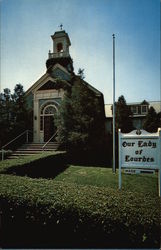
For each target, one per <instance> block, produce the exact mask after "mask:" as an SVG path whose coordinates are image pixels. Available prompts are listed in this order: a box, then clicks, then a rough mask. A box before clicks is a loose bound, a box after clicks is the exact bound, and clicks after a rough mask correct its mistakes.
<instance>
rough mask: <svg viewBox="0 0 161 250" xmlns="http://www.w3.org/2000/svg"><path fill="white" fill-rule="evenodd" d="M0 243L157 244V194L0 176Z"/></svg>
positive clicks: (92, 245) (11, 244)
mask: <svg viewBox="0 0 161 250" xmlns="http://www.w3.org/2000/svg"><path fill="white" fill-rule="evenodd" d="M0 183H1V184H0V198H1V210H2V229H3V232H2V233H3V242H2V246H3V247H11V246H12V247H38V248H39V247H45V248H49V247H54V248H55V247H60V248H64V247H68V248H73V247H74V248H78V247H80V248H84V247H85V248H91V247H97V248H113V247H114V248H142V247H143V248H159V226H160V224H159V198H157V197H151V196H150V195H149V196H148V195H147V196H145V195H144V194H140V195H139V196H138V194H136V193H132V192H127V191H126V192H125V191H124V192H123V191H122V192H118V190H114V189H111V188H102V187H94V186H83V185H76V184H72V183H64V182H60V181H53V180H45V179H31V178H27V177H19V176H13V175H0Z"/></svg>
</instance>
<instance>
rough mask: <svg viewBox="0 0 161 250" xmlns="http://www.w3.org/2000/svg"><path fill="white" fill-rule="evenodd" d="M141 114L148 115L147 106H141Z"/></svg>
mask: <svg viewBox="0 0 161 250" xmlns="http://www.w3.org/2000/svg"><path fill="white" fill-rule="evenodd" d="M141 113H142V114H147V113H148V107H147V105H142V106H141Z"/></svg>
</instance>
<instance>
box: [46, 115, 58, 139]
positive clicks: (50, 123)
mask: <svg viewBox="0 0 161 250" xmlns="http://www.w3.org/2000/svg"><path fill="white" fill-rule="evenodd" d="M54 131H56V130H55V126H54V117H53V116H44V142H47V141H48V140H49V139H50V138H51V137H52V135H53V134H54Z"/></svg>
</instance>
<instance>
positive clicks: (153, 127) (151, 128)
mask: <svg viewBox="0 0 161 250" xmlns="http://www.w3.org/2000/svg"><path fill="white" fill-rule="evenodd" d="M159 127H161V113H158V114H157V113H156V111H155V109H154V108H153V107H150V108H149V110H148V114H147V116H146V119H145V122H144V124H143V128H144V129H145V130H146V131H148V132H151V133H152V132H157V130H158V128H159Z"/></svg>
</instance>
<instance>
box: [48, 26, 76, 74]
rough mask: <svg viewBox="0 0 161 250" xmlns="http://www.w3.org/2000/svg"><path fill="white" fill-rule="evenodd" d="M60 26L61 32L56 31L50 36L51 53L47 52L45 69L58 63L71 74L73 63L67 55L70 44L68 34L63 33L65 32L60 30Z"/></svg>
mask: <svg viewBox="0 0 161 250" xmlns="http://www.w3.org/2000/svg"><path fill="white" fill-rule="evenodd" d="M60 26H61V27H60V28H61V30H60V31H56V32H55V33H54V35H52V36H51V38H52V40H53V52H51V51H50V50H49V54H48V60H47V61H46V67H47V69H49V67H50V66H53V65H54V64H56V63H59V64H61V65H62V66H63V67H65V68H66V69H67V70H68V71H69V72H70V73H72V72H73V61H72V59H71V57H70V54H69V46H71V42H70V39H69V36H68V34H67V33H66V32H65V30H62V25H60Z"/></svg>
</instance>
